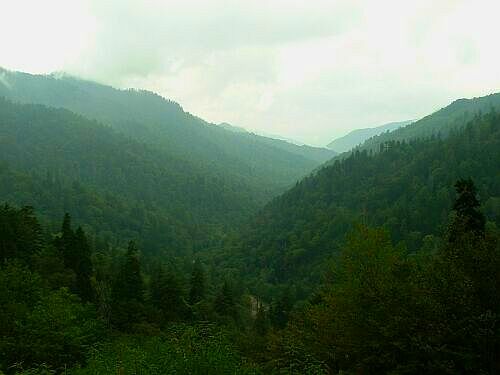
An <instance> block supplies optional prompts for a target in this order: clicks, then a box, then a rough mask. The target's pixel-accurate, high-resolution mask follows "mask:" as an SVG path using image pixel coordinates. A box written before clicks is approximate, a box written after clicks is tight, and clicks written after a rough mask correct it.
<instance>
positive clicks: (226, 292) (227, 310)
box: [214, 281, 236, 317]
mask: <svg viewBox="0 0 500 375" xmlns="http://www.w3.org/2000/svg"><path fill="white" fill-rule="evenodd" d="M214 310H215V311H216V312H217V314H219V315H221V316H229V317H235V316H236V303H235V300H234V295H233V291H232V289H231V287H230V285H229V283H228V282H227V281H225V282H224V284H223V285H222V288H221V290H220V291H219V294H218V295H217V297H216V298H215V306H214Z"/></svg>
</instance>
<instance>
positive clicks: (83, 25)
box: [0, 0, 500, 145]
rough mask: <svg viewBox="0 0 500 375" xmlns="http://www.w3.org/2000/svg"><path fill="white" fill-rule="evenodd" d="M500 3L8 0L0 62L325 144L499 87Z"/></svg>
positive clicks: (1, 17)
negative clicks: (148, 94) (151, 94)
mask: <svg viewBox="0 0 500 375" xmlns="http://www.w3.org/2000/svg"><path fill="white" fill-rule="evenodd" d="M499 3H500V1H497V0H468V1H448V0H419V1H406V0H399V1H385V0H378V1H374V0H366V1H333V0H324V1H323V0H302V1H298V0H296V1H295V0H269V1H264V0H239V1H236V0H233V1H229V0H200V1H194V0H171V1H169V0H164V1H159V0H136V1H127V0H71V1H69V0H44V1H40V0H31V1H28V0H0V66H3V67H5V68H8V69H13V70H22V71H27V72H34V73H49V72H52V71H66V72H69V73H71V74H74V75H78V76H81V77H84V78H90V79H94V80H97V81H99V82H103V83H108V84H111V85H114V86H116V87H122V88H126V87H138V88H146V89H150V90H153V91H156V92H158V93H160V94H161V95H163V96H165V97H167V98H169V99H172V100H175V101H177V102H179V103H180V104H181V105H182V106H183V107H184V108H185V109H186V110H187V111H189V112H192V113H194V114H196V115H198V116H200V117H202V118H204V119H206V120H208V121H211V122H216V123H217V122H229V123H232V124H234V125H238V126H243V127H245V128H247V129H250V130H255V131H259V132H265V133H274V134H280V135H283V136H286V137H289V138H293V139H297V140H300V141H303V142H307V143H311V144H316V145H325V144H327V143H328V142H329V141H331V140H332V139H333V138H335V137H338V136H341V135H343V134H345V133H346V132H348V131H349V130H352V129H355V128H361V127H371V126H376V125H381V124H384V123H387V122H391V121H399V120H407V119H414V118H419V117H421V116H424V115H426V114H428V113H430V112H432V111H434V110H436V109H439V108H440V107H442V106H445V105H447V104H448V103H449V102H450V101H452V100H454V99H457V98H461V97H473V96H481V95H486V94H489V93H492V92H497V91H500V48H499V44H498V43H499V37H500V24H499V22H500V21H499V19H500V18H499V17H500V4H499Z"/></svg>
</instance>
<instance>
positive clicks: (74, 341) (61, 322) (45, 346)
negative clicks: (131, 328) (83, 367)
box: [16, 289, 102, 369]
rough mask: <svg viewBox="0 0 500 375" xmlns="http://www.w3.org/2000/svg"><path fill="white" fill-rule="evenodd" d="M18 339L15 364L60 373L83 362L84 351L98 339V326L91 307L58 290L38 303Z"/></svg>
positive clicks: (65, 290)
mask: <svg viewBox="0 0 500 375" xmlns="http://www.w3.org/2000/svg"><path fill="white" fill-rule="evenodd" d="M18 335H19V338H18V340H19V341H18V344H17V345H18V346H17V348H16V352H17V356H18V357H17V360H18V361H20V362H22V363H33V364H41V363H46V364H48V365H50V366H51V367H52V368H55V369H60V368H63V367H64V366H71V365H73V364H75V363H82V362H83V361H84V359H85V355H86V352H87V350H88V349H89V348H90V346H91V345H92V344H94V343H95V342H96V341H97V340H98V339H99V338H100V337H101V336H102V324H101V323H100V321H99V320H98V319H97V317H96V314H95V310H94V308H93V306H91V305H83V304H81V303H80V299H79V298H78V297H77V296H75V295H72V294H71V293H69V291H68V290H67V289H60V290H57V291H55V292H51V293H49V294H48V295H46V296H43V297H42V298H41V299H40V301H39V302H38V303H37V304H36V305H35V308H34V309H33V311H32V312H31V313H30V314H29V315H28V317H27V319H26V321H25V323H24V324H23V325H22V326H20V327H19V333H18Z"/></svg>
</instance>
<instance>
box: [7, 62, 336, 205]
mask: <svg viewBox="0 0 500 375" xmlns="http://www.w3.org/2000/svg"><path fill="white" fill-rule="evenodd" d="M3 73H4V74H3V79H4V80H6V82H8V84H9V88H7V87H6V86H4V85H0V96H5V97H6V98H9V99H11V100H14V101H19V102H22V103H35V104H43V105H47V106H51V107H55V108H65V109H68V110H70V111H72V112H74V113H78V114H80V115H83V116H85V117H87V118H89V119H95V120H97V121H99V122H101V123H103V124H105V125H108V126H111V127H112V128H113V129H114V130H116V131H119V132H120V133H122V134H124V135H126V136H128V137H132V138H133V139H135V140H138V141H140V142H144V143H148V144H149V145H150V146H154V147H155V148H159V149H161V150H162V151H164V152H168V154H169V155H170V156H171V157H173V158H174V159H176V160H179V161H183V162H189V163H190V164H192V165H194V166H196V167H197V168H199V169H201V170H203V171H206V172H208V173H207V174H208V175H209V176H214V177H215V176H217V177H219V178H223V179H224V180H226V181H229V182H228V183H229V184H230V185H236V184H240V185H241V188H242V189H247V190H249V191H251V193H252V195H253V196H256V197H257V198H258V199H259V203H261V204H263V203H264V202H266V201H267V200H268V199H269V198H271V197H273V196H275V195H277V194H278V193H281V192H282V191H283V190H285V189H286V188H288V186H290V185H292V184H293V183H294V182H295V181H296V180H297V179H299V178H301V177H302V176H304V175H306V174H307V173H309V172H310V171H311V170H312V169H314V168H315V167H316V166H318V165H319V164H320V163H322V162H325V161H327V160H328V159H330V158H331V157H333V156H334V155H335V153H334V152H333V151H331V150H328V149H322V148H315V147H308V146H304V147H302V146H296V145H293V144H291V143H287V142H284V141H279V140H273V139H270V138H266V137H260V136H257V135H255V134H250V133H235V132H234V131H229V130H226V129H224V128H222V127H219V126H216V125H213V124H209V123H207V122H205V121H204V120H202V119H200V118H198V117H196V116H193V115H191V114H189V113H187V112H185V111H184V110H183V109H182V107H181V106H180V105H179V104H177V103H175V102H172V101H169V100H166V99H164V98H162V97H161V96H159V95H157V94H154V93H152V92H147V91H140V90H116V89H114V88H112V87H109V86H104V85H100V84H97V83H94V82H89V81H83V80H79V79H76V78H72V77H69V76H58V77H56V76H46V75H30V74H25V73H20V72H9V71H3ZM183 164H185V163H183ZM230 207H231V206H230Z"/></svg>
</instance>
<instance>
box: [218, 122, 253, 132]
mask: <svg viewBox="0 0 500 375" xmlns="http://www.w3.org/2000/svg"><path fill="white" fill-rule="evenodd" d="M217 126H219V127H221V128H223V129H226V130H229V131H231V132H234V133H248V131H247V130H246V129H245V128H242V127H239V126H234V125H231V124H228V123H227V122H221V123H220V124H217Z"/></svg>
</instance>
